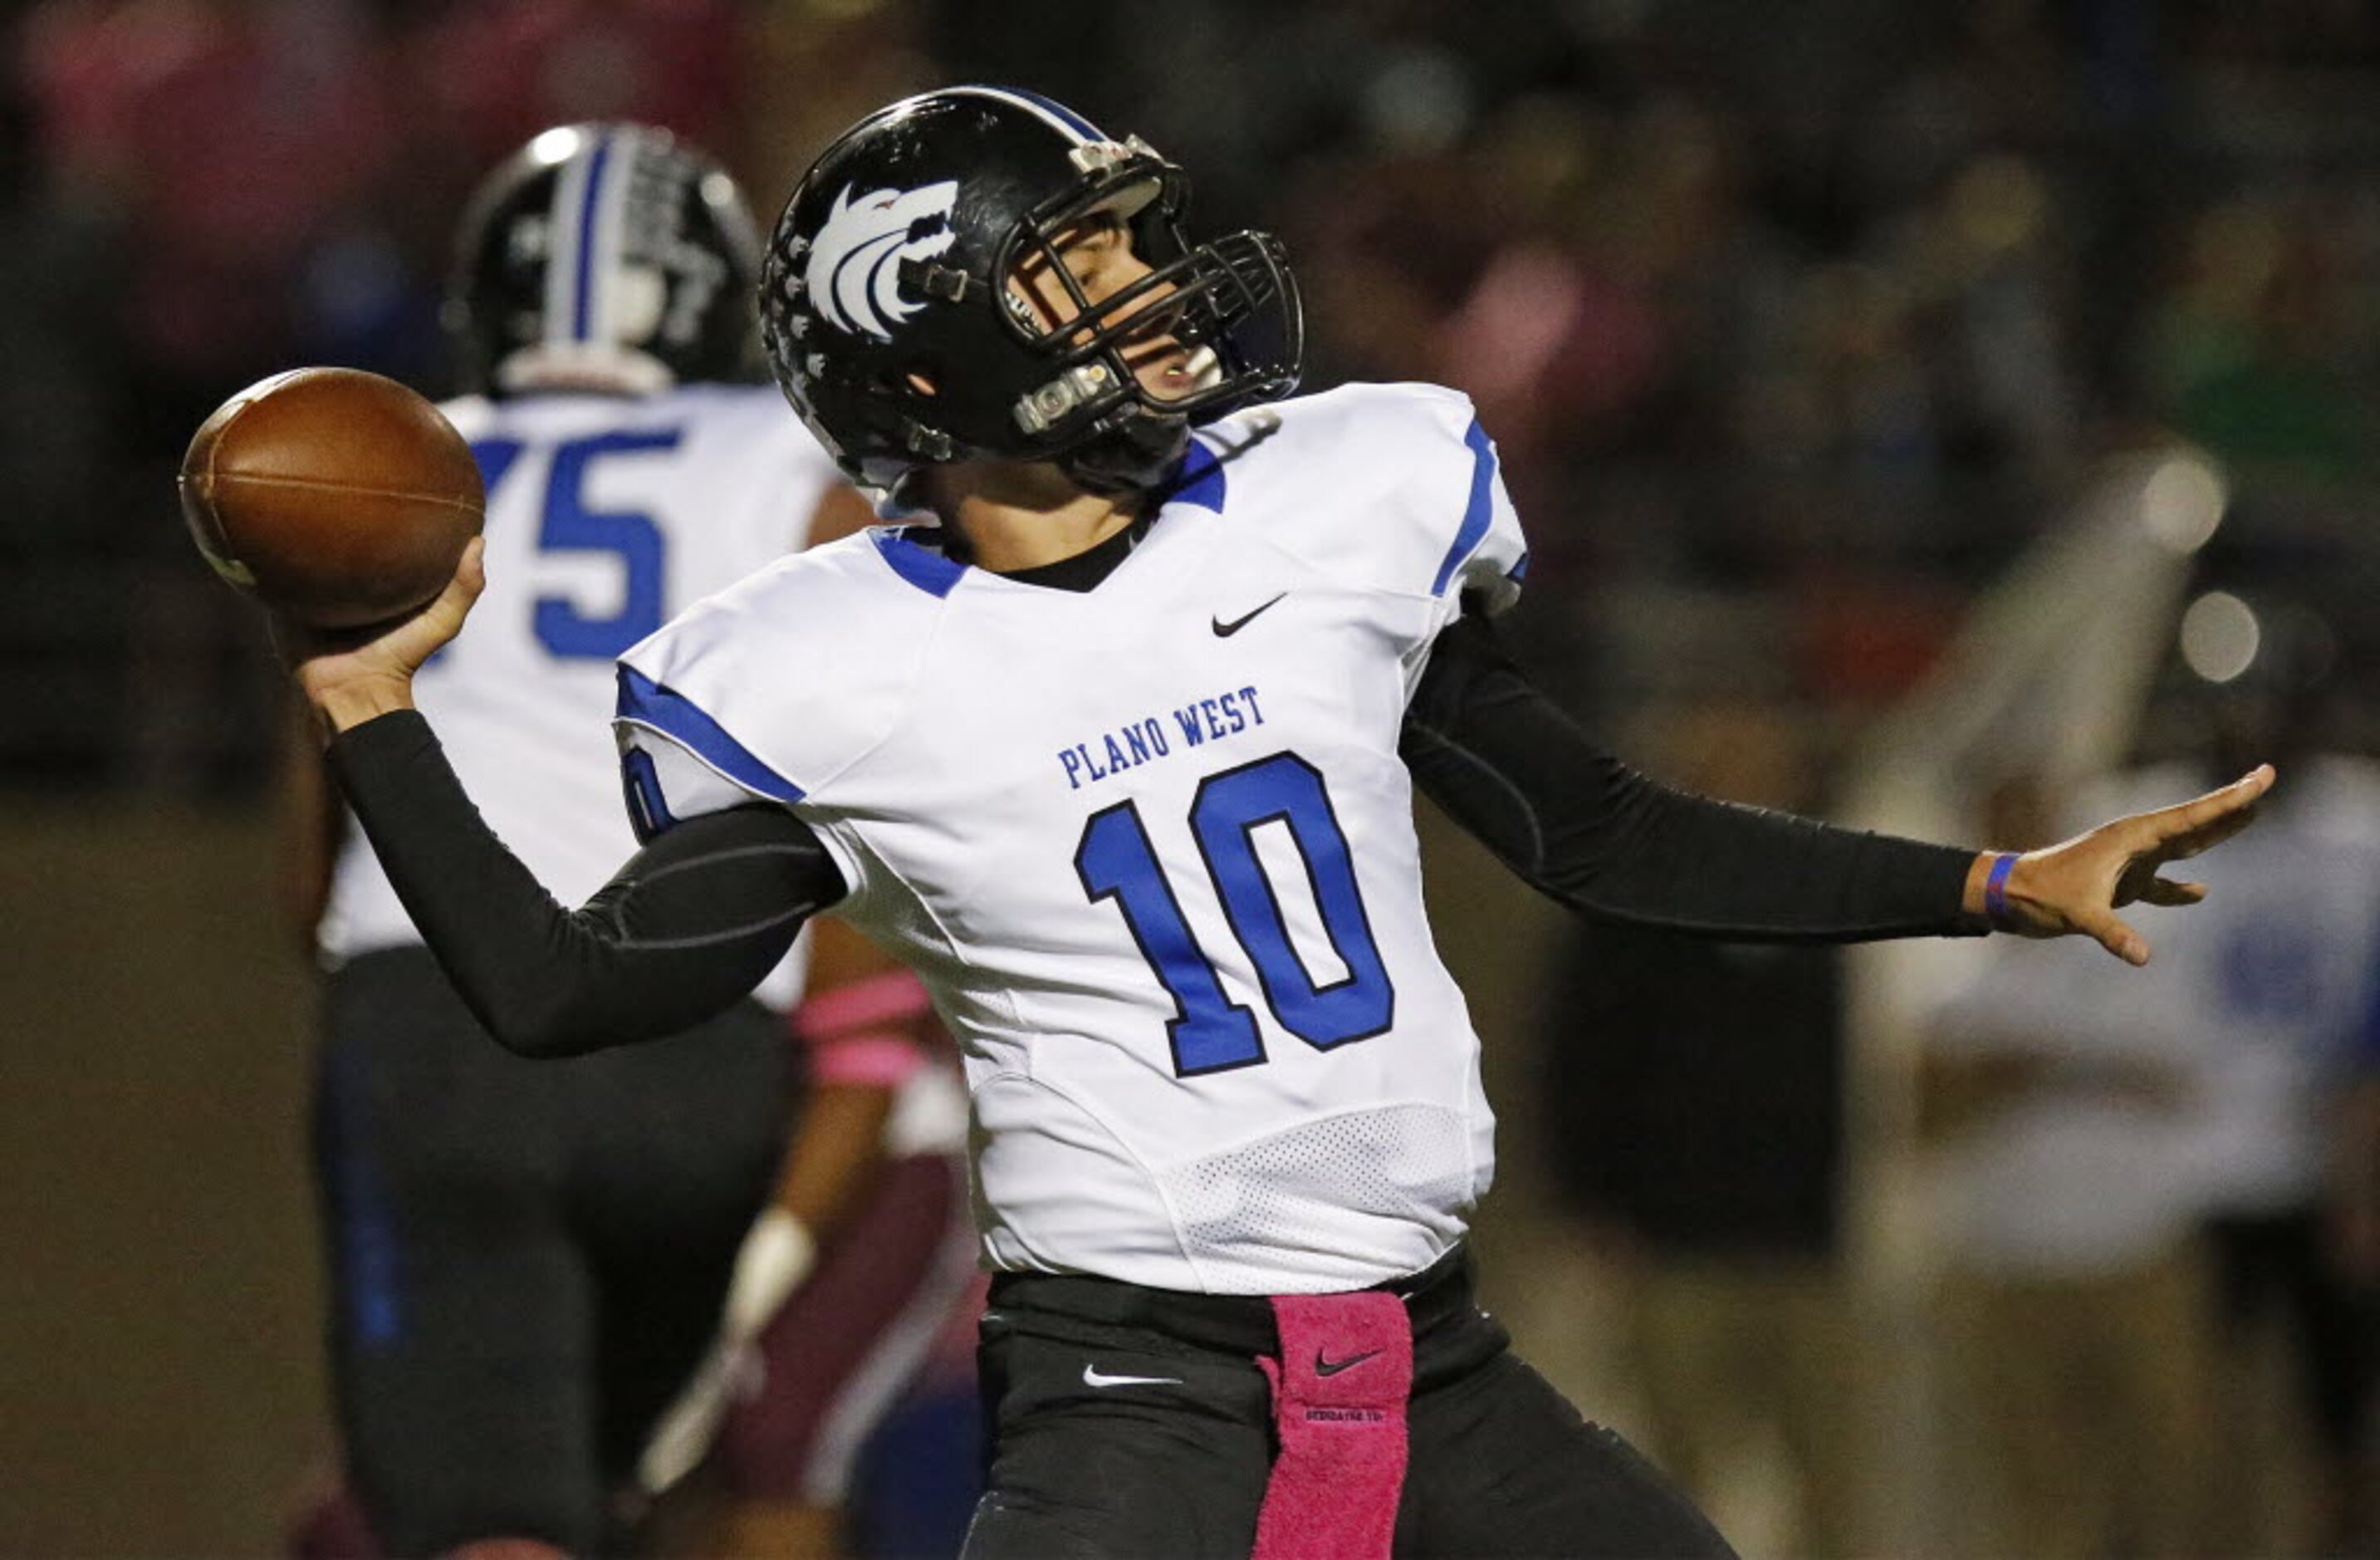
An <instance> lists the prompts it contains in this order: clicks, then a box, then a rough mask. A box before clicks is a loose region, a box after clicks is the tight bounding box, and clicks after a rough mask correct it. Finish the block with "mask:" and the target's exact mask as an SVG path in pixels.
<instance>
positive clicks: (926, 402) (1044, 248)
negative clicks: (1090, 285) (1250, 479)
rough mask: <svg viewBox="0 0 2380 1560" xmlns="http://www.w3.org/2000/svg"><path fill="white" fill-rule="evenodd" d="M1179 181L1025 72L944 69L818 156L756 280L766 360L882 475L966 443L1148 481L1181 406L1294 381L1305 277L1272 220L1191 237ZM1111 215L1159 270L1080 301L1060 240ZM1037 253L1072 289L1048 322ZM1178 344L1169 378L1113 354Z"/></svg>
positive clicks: (1075, 471)
mask: <svg viewBox="0 0 2380 1560" xmlns="http://www.w3.org/2000/svg"><path fill="white" fill-rule="evenodd" d="M1188 199H1189V183H1188V180H1187V179H1186V178H1185V177H1184V175H1183V172H1182V170H1181V169H1180V168H1178V167H1176V166H1175V165H1173V164H1172V163H1169V162H1167V161H1166V160H1165V159H1164V158H1162V157H1160V156H1159V155H1158V154H1157V152H1154V151H1153V150H1151V149H1150V148H1149V146H1148V145H1147V142H1145V141H1143V140H1140V139H1139V138H1138V137H1136V136H1135V137H1133V138H1131V139H1129V140H1112V139H1111V138H1110V137H1108V136H1106V135H1103V134H1101V133H1100V132H1099V130H1098V129H1097V128H1094V127H1093V126H1092V125H1091V124H1090V123H1089V122H1088V121H1087V120H1086V119H1084V118H1083V117H1082V116H1080V115H1078V114H1075V112H1074V111H1072V110H1071V109H1068V108H1066V107H1064V106H1063V105H1062V104H1056V103H1052V102H1050V100H1049V99H1047V98H1043V97H1039V96H1037V95H1035V94H1033V93H1030V92H1025V91H1014V90H1012V89H1008V88H1002V87H953V88H949V89H947V90H945V91H935V92H928V93H925V94H924V95H922V96H919V97H913V98H909V99H907V100H905V101H904V102H901V103H896V104H892V106H891V107H889V108H883V109H880V110H878V111H877V112H876V113H874V114H871V115H869V116H868V117H867V118H865V119H863V120H861V121H860V122H859V123H858V124H856V125H855V126H853V127H852V128H850V129H848V130H845V131H844V133H843V134H842V135H841V136H840V137H839V138H837V139H836V140H835V141H834V142H833V144H832V145H831V146H829V147H828V148H827V149H826V151H825V152H822V153H821V154H820V157H819V159H818V161H817V162H816V163H814V164H812V165H811V166H810V170H809V172H808V173H807V175H806V176H804V177H803V179H802V182H801V184H800V186H799V187H798V188H796V189H795V191H794V193H793V198H792V199H791V200H790V201H787V202H786V205H785V209H784V213H783V215H782V216H780V217H779V218H778V219H777V226H776V231H775V233H774V234H773V235H772V236H771V239H770V243H769V253H768V259H767V261H766V262H765V265H764V267H763V270H762V274H761V282H760V330H761V338H762V341H763V343H764V344H765V345H766V347H767V349H768V354H769V362H770V366H771V369H773V370H774V371H775V372H776V376H777V383H778V384H780V385H782V386H783V388H784V392H785V396H786V398H787V399H788V400H790V401H792V402H793V404H794V409H795V411H797V412H799V413H800V414H801V417H802V420H803V421H805V422H807V424H808V425H809V427H810V430H811V432H812V433H816V434H817V435H818V436H819V438H820V440H821V441H822V442H823V443H824V444H825V445H826V446H827V447H828V448H829V449H831V450H832V451H833V452H834V454H835V457H836V458H837V459H838V460H840V461H841V462H842V465H843V469H844V471H845V472H846V473H847V474H848V475H849V476H850V477H851V478H852V479H853V480H854V481H857V482H859V483H861V484H862V485H864V486H868V487H872V488H879V489H884V490H891V489H893V488H895V487H896V486H897V485H898V484H899V483H900V482H901V481H902V480H903V479H904V478H905V477H907V476H909V475H910V474H911V473H913V472H915V471H916V470H917V469H919V468H921V467H925V466H929V465H934V464H937V463H941V462H945V461H953V460H959V459H965V458H970V457H995V458H1000V459H1007V460H1054V461H1056V462H1058V463H1059V465H1060V466H1062V468H1063V469H1065V470H1066V471H1067V472H1068V474H1069V475H1070V476H1072V477H1073V478H1074V479H1075V481H1078V482H1080V483H1082V484H1083V485H1084V486H1086V487H1089V488H1094V489H1099V490H1102V491H1119V490H1130V489H1135V488H1146V487H1148V486H1151V485H1154V484H1155V483H1157V482H1158V481H1160V480H1161V479H1162V478H1163V477H1164V476H1165V474H1166V473H1167V471H1168V470H1169V469H1171V468H1172V466H1173V465H1174V463H1175V462H1176V461H1177V460H1178V459H1179V458H1180V457H1181V456H1182V453H1183V451H1184V448H1185V447H1186V445H1187V444H1188V442H1189V431H1190V428H1191V426H1192V425H1193V424H1195V423H1198V422H1202V421H1205V420H1208V419H1210V418H1214V417H1220V416H1221V415H1222V414H1223V413H1225V412H1227V411H1230V410H1232V409H1233V408H1238V407H1242V406H1245V405H1248V404H1249V403H1251V402H1255V401H1262V400H1269V399H1272V398H1274V397H1277V396H1285V395H1287V394H1289V392H1290V391H1291V390H1293V389H1294V388H1295V387H1296V384H1297V376H1298V368H1299V360H1300V356H1301V353H1302V351H1303V319H1302V316H1301V314H1300V311H1299V306H1298V299H1297V287H1296V284H1295V283H1294V281H1293V279H1292V277H1291V275H1290V272H1289V267H1288V264H1287V262H1286V260H1285V259H1284V257H1283V255H1282V251H1281V244H1280V242H1279V241H1278V240H1276V239H1275V238H1272V237H1271V236H1270V235H1269V234H1264V233H1254V232H1241V233H1233V234H1231V235H1229V236H1228V237H1225V238H1216V239H1213V240H1210V241H1208V242H1206V243H1197V244H1194V243H1192V242H1191V241H1190V240H1189V239H1188V238H1185V237H1184V234H1183V231H1182V226H1181V222H1182V215H1183V210H1184V206H1185V204H1186V203H1187V201H1188ZM1101 217H1106V218H1111V219H1113V220H1116V221H1120V222H1121V223H1122V224H1123V226H1124V229H1125V231H1127V232H1128V233H1129V234H1130V236H1131V238H1132V244H1133V252H1134V253H1135V255H1136V256H1137V257H1138V258H1139V259H1140V260H1141V261H1142V262H1145V263H1147V265H1148V266H1150V267H1152V268H1153V270H1152V271H1151V274H1148V275H1147V276H1146V277H1143V278H1140V279H1138V280H1136V281H1135V282H1133V283H1132V284H1131V285H1130V286H1126V287H1124V288H1123V289H1122V290H1120V291H1118V292H1116V293H1114V294H1113V295H1111V296H1110V297H1108V298H1105V299H1101V300H1100V301H1099V302H1098V303H1096V304H1094V303H1092V302H1090V301H1089V299H1087V297H1086V296H1085V294H1084V291H1083V288H1082V286H1080V285H1079V284H1078V283H1077V282H1076V281H1075V278H1074V276H1073V275H1072V274H1071V273H1070V272H1069V271H1068V270H1067V268H1066V266H1065V265H1064V264H1063V263H1062V262H1061V259H1060V250H1059V247H1058V240H1059V238H1060V237H1061V236H1062V235H1063V234H1066V233H1067V232H1068V231H1069V230H1070V229H1073V228H1075V227H1077V226H1079V225H1081V224H1083V223H1085V222H1086V221H1087V220H1095V219H1099V218H1101ZM1040 265H1046V266H1048V267H1049V270H1050V275H1051V276H1052V277H1053V278H1055V279H1057V280H1058V281H1060V282H1062V284H1063V286H1065V288H1066V290H1067V291H1068V292H1070V293H1071V294H1072V295H1073V299H1074V304H1075V309H1076V310H1077V311H1078V312H1076V313H1075V316H1074V317H1073V318H1071V319H1068V320H1065V321H1063V322H1062V323H1059V324H1056V325H1054V326H1051V325H1047V324H1045V323H1043V320H1042V318H1041V316H1040V315H1039V314H1038V313H1037V311H1035V310H1034V309H1033V308H1032V306H1031V305H1030V304H1029V303H1028V302H1027V300H1026V297H1025V296H1024V295H1023V294H1021V293H1020V292H1019V291H1017V290H1016V289H1014V287H1012V286H1011V283H1012V281H1013V280H1014V278H1015V277H1017V276H1018V275H1019V274H1020V272H1021V271H1022V270H1024V269H1026V268H1028V267H1038V266H1040ZM1152 342H1158V343H1161V344H1163V345H1165V346H1167V347H1179V348H1180V349H1181V351H1182V352H1183V354H1184V357H1183V358H1181V359H1180V360H1178V361H1180V362H1182V363H1184V365H1185V367H1184V368H1183V369H1181V370H1180V371H1178V372H1180V373H1181V375H1182V378H1183V388H1182V390H1181V393H1178V394H1171V395H1160V394H1159V393H1158V392H1156V391H1152V390H1151V389H1149V388H1147V386H1145V385H1143V384H1141V382H1140V380H1139V379H1138V377H1137V376H1135V373H1134V372H1133V370H1132V366H1131V364H1130V363H1128V362H1127V360H1126V359H1127V353H1131V352H1135V349H1137V351H1138V352H1139V354H1141V355H1146V353H1147V349H1148V347H1149V344H1151V343H1152Z"/></svg>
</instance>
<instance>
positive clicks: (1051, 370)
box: [992, 138, 1303, 491]
mask: <svg viewBox="0 0 2380 1560" xmlns="http://www.w3.org/2000/svg"><path fill="white" fill-rule="evenodd" d="M1073 156H1074V160H1075V165H1076V166H1077V167H1079V168H1081V169H1082V170H1083V171H1084V173H1085V174H1086V176H1087V177H1086V180H1085V182H1084V183H1083V184H1081V185H1079V186H1078V187H1076V188H1075V189H1071V190H1068V191H1065V192H1064V193H1063V194H1062V195H1060V196H1058V197H1056V198H1053V199H1051V200H1050V201H1044V202H1043V203H1042V204H1041V205H1039V206H1038V207H1037V208H1035V209H1034V211H1033V212H1032V213H1029V215H1027V217H1026V219H1025V220H1024V221H1022V222H1020V223H1019V224H1017V225H1016V227H1015V228H1014V230H1013V231H1012V232H1011V234H1010V235H1009V237H1008V239H1007V241H1006V242H1005V243H1004V244H1003V245H1002V247H1001V249H1000V250H999V251H998V253H997V256H996V258H995V261H994V265H993V271H992V274H994V275H997V276H1001V277H1002V278H1005V279H1007V286H1005V287H1003V289H1002V297H1001V303H1002V308H1001V315H1002V321H1003V323H1005V325H1006V327H1007V329H1008V331H1009V332H1010V334H1011V335H1012V336H1013V337H1014V339H1015V340H1016V341H1017V343H1018V344H1019V345H1020V346H1022V347H1024V348H1025V349H1026V351H1027V352H1028V353H1030V354H1032V355H1033V357H1034V358H1035V359H1036V360H1039V364H1040V365H1045V366H1046V374H1043V373H1040V372H1037V373H1036V374H1035V375H1034V376H1033V382H1032V383H1031V384H1028V385H1027V386H1026V389H1025V390H1024V392H1023V393H1022V394H1021V395H1019V396H1017V397H1016V400H1015V404H1014V407H1013V408H1012V415H1013V416H1014V420H1015V424H1016V427H1017V430H1018V432H1019V433H1021V434H1022V435H1024V437H1025V438H1026V440H1027V441H1031V442H1033V443H1038V444H1040V445H1044V446H1046V447H1048V448H1050V451H1051V452H1052V457H1054V458H1055V459H1056V460H1057V462H1058V464H1059V465H1060V466H1061V467H1062V468H1063V469H1065V470H1066V471H1067V473H1068V474H1069V475H1070V476H1072V477H1074V478H1075V481H1078V482H1080V483H1082V485H1084V486H1086V487H1088V488H1092V489H1094V490H1099V491H1113V490H1118V489H1145V488H1147V487H1150V486H1153V485H1155V484H1156V483H1157V482H1158V481H1161V480H1162V479H1163V477H1164V476H1165V474H1166V472H1167V470H1168V469H1170V468H1171V467H1172V465H1173V464H1174V463H1175V462H1176V461H1177V460H1179V458H1180V457H1181V455H1182V452H1183V450H1184V448H1185V447H1186V445H1187V443H1188V440H1189V430H1190V428H1191V427H1192V426H1193V425H1194V424H1196V423H1198V422H1203V421H1206V420H1209V419H1211V418H1213V417H1217V416H1220V415H1222V414H1223V413H1225V412H1228V411H1231V410H1233V409H1234V408H1238V407H1241V406H1245V405H1247V404H1249V403H1250V402H1254V401H1260V400H1269V399H1271V398H1273V397H1275V396H1281V395H1284V394H1286V393H1288V391H1289V390H1291V389H1292V388H1293V387H1294V385H1295V384H1296V381H1297V371H1298V363H1299V359H1300V355H1301V350H1302V334H1303V318H1302V315H1301V312H1300V310H1299V305H1298V297H1297V289H1296V286H1295V284H1294V283H1293V281H1292V280H1291V278H1290V274H1289V271H1288V267H1287V265H1286V263H1285V261H1284V257H1283V254H1282V251H1281V244H1280V242H1279V241H1278V240H1277V239H1275V238H1272V237H1270V236H1269V235H1267V234H1261V233H1250V232H1242V233H1234V234H1231V235H1229V236H1228V237H1225V238H1219V239H1215V240H1213V241H1211V242H1208V243H1203V244H1192V243H1191V242H1189V241H1188V239H1187V238H1184V235H1183V232H1182V226H1181V220H1180V218H1181V213H1182V211H1183V209H1184V206H1185V204H1186V203H1187V201H1188V196H1189V184H1188V180H1187V178H1186V177H1184V174H1183V173H1182V170H1181V169H1180V168H1178V167H1176V166H1174V165H1172V164H1171V163H1168V162H1166V161H1165V160H1164V159H1163V158H1161V157H1160V156H1158V155H1157V153H1156V152H1153V151H1151V150H1150V149H1149V148H1148V146H1147V144H1146V143H1144V142H1142V141H1141V140H1138V139H1137V138H1135V139H1134V140H1129V141H1125V142H1122V143H1117V142H1111V141H1109V142H1094V143H1092V144H1089V145H1087V146H1082V147H1078V148H1076V149H1075V152H1074V153H1073ZM1102 219H1105V220H1110V221H1114V222H1117V223H1118V224H1120V225H1122V227H1123V230H1124V232H1125V233H1126V234H1128V235H1129V237H1130V239H1131V244H1132V249H1133V252H1134V254H1135V256H1137V257H1138V259H1139V260H1140V261H1141V262H1142V263H1143V264H1145V265H1147V266H1148V267H1149V270H1148V272H1147V274H1145V275H1142V276H1139V277H1137V278H1135V280H1133V281H1132V282H1131V283H1129V284H1127V285H1126V286H1123V287H1120V288H1118V289H1116V290H1115V291H1113V292H1111V293H1110V294H1108V295H1107V296H1106V297H1104V298H1101V299H1098V300H1097V301H1096V302H1095V301H1093V300H1092V299H1090V298H1089V296H1088V295H1087V293H1086V291H1085V290H1084V287H1083V285H1082V283H1081V281H1080V280H1079V279H1077V277H1076V276H1075V273H1074V271H1073V270H1072V269H1071V268H1070V267H1069V266H1068V265H1067V263H1066V256H1065V247H1066V241H1067V240H1068V239H1069V238H1072V237H1074V236H1075V235H1076V234H1077V233H1079V232H1080V231H1081V230H1082V228H1083V227H1084V225H1086V224H1088V223H1092V222H1096V221H1099V220H1102ZM1026 274H1037V275H1041V276H1047V277H1049V278H1050V279H1051V280H1052V281H1053V282H1054V283H1055V284H1056V286H1058V287H1059V288H1061V289H1062V292H1063V294H1064V297H1065V299H1067V300H1069V301H1070V302H1071V310H1066V309H1064V308H1062V309H1061V311H1060V312H1062V313H1063V314H1064V317H1063V318H1062V319H1060V320H1057V321H1054V322H1052V321H1050V320H1047V319H1045V318H1044V316H1043V313H1042V311H1040V310H1038V309H1037V308H1035V307H1034V306H1033V305H1032V304H1030V303H1028V302H1027V301H1026V298H1027V296H1028V294H1027V291H1026V288H1025V287H1024V286H1023V285H1022V283H1021V282H1020V280H1019V278H1021V277H1023V276H1025V275H1026ZM1153 353H1154V354H1157V355H1160V356H1162V357H1164V358H1169V359H1172V360H1173V361H1172V364H1171V365H1170V368H1169V371H1168V377H1170V378H1171V379H1172V383H1168V382H1167V380H1166V379H1163V378H1160V380H1159V382H1158V383H1156V384H1150V383H1147V381H1146V380H1145V379H1144V377H1143V374H1142V372H1139V371H1140V370H1141V369H1143V368H1144V367H1146V366H1147V362H1148V360H1149V358H1150V357H1151V355H1152V354H1153Z"/></svg>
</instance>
